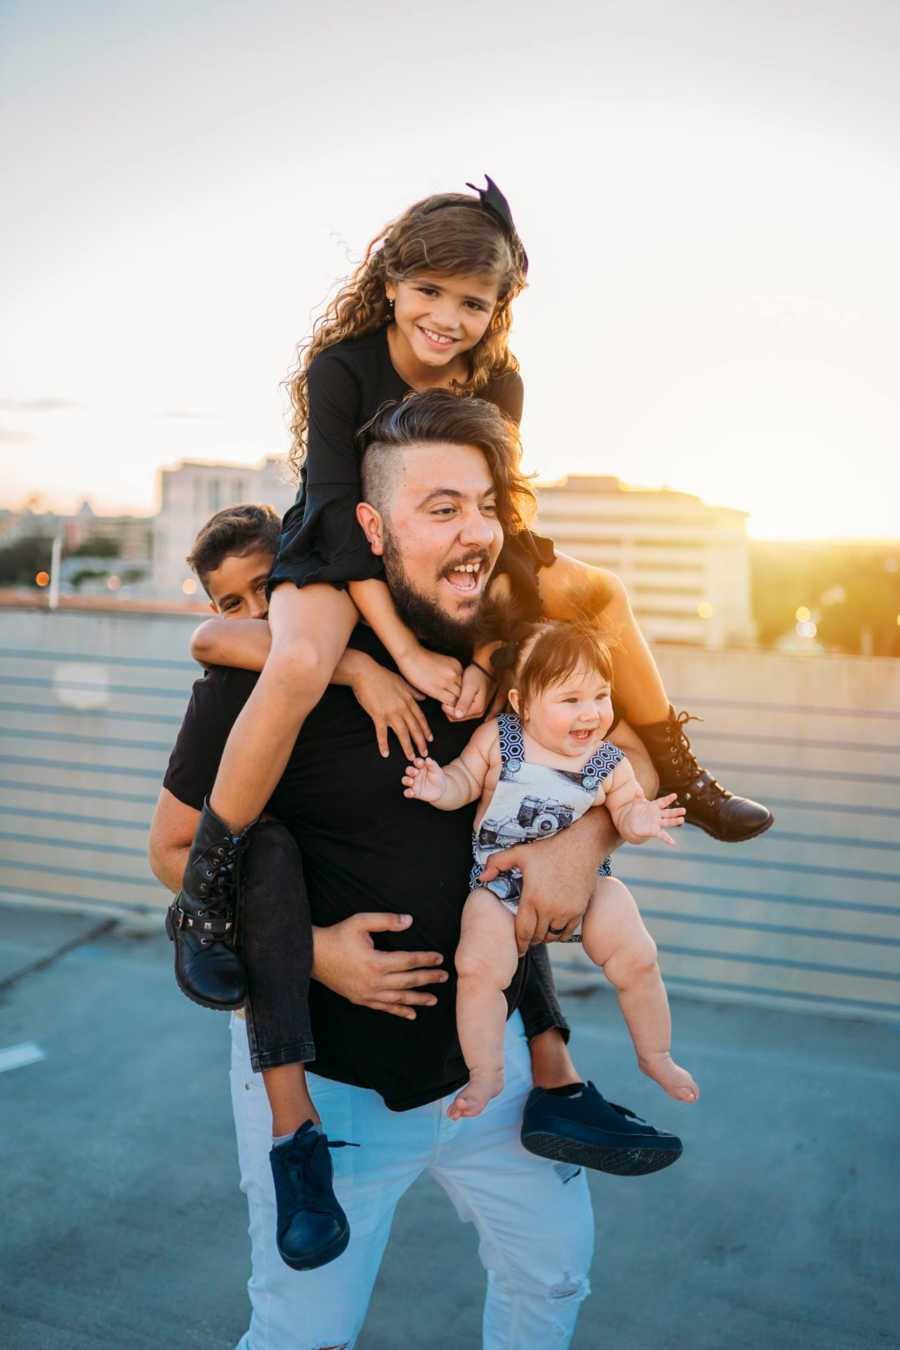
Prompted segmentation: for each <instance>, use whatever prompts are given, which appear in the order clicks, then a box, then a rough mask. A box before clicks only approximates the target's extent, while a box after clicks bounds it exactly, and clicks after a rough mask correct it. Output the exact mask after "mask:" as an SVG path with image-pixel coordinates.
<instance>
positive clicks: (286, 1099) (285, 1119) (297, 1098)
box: [262, 1064, 322, 1139]
mask: <svg viewBox="0 0 900 1350" xmlns="http://www.w3.org/2000/svg"><path fill="white" fill-rule="evenodd" d="M262 1077H263V1085H264V1087H265V1089H266V1096H267V1097H268V1099H269V1106H270V1107H271V1109H272V1135H273V1137H274V1138H276V1139H277V1138H279V1137H280V1136H281V1135H283V1134H294V1133H295V1131H296V1130H299V1128H300V1126H301V1125H302V1124H303V1122H304V1121H305V1120H311V1121H312V1123H313V1124H314V1125H320V1124H321V1123H322V1122H321V1117H320V1115H319V1113H318V1111H317V1110H316V1107H315V1103H314V1102H313V1099H312V1097H310V1095H309V1088H308V1086H307V1082H306V1070H305V1069H304V1067H303V1065H302V1064H279V1065H278V1066H277V1068H274V1069H263V1071H262Z"/></svg>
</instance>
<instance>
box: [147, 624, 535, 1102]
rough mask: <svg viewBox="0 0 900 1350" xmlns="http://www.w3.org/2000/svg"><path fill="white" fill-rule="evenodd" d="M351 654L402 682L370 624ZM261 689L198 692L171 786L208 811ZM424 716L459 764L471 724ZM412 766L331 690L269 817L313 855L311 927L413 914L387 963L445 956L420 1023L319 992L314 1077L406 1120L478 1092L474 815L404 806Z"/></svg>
mask: <svg viewBox="0 0 900 1350" xmlns="http://www.w3.org/2000/svg"><path fill="white" fill-rule="evenodd" d="M349 645H351V646H353V647H355V648H358V649H359V650H361V651H364V652H366V653H367V654H368V655H370V656H372V657H373V658H374V659H375V660H376V661H378V662H379V663H380V664H381V665H384V666H387V667H388V668H390V669H395V668H396V667H394V666H393V664H392V662H391V660H390V658H389V656H388V655H387V652H386V651H385V649H384V647H383V646H382V645H381V643H380V642H379V641H378V639H377V637H376V636H375V634H374V633H373V632H372V630H371V629H369V628H367V627H366V626H365V625H363V624H360V625H358V627H357V628H356V630H355V632H354V633H353V635H352V636H351V639H350V644H349ZM257 678H258V676H257V675H256V674H254V673H252V672H249V671H243V670H233V669H227V668H225V667H213V668H211V669H210V670H208V671H207V672H206V674H205V675H204V677H203V678H202V679H201V680H198V681H197V682H196V684H195V685H194V690H193V694H192V696H191V701H190V704H189V706H188V710H187V713H186V715H185V718H184V722H183V723H182V726H181V730H180V731H179V733H178V739H177V741H176V743H175V748H174V749H173V751H172V756H171V759H170V761H169V767H168V770H167V772H166V776H165V780H164V785H165V787H167V788H168V790H169V791H170V792H171V793H172V794H173V795H174V796H175V797H177V798H178V799H179V801H182V802H185V803H186V804H187V805H189V806H193V807H196V808H197V809H198V810H199V809H200V808H201V807H202V805H203V800H204V797H205V796H206V795H207V794H208V793H209V791H210V790H211V788H212V785H213V782H214V780H215V776H216V771H217V769H218V765H219V760H220V758H221V755H222V750H223V748H224V745H225V741H226V739H227V737H228V733H229V732H230V730H231V727H232V725H233V724H234V722H235V720H236V718H237V716H238V714H239V713H240V711H241V709H242V708H243V706H244V704H245V703H246V701H247V699H248V698H249V696H250V693H251V691H252V689H253V687H254V685H255V683H256V680H257ZM422 710H423V712H424V713H425V716H426V718H427V720H428V724H429V726H430V727H431V730H432V733H433V735H434V741H433V742H432V744H431V747H430V753H431V755H432V756H433V757H434V758H435V759H436V760H437V761H438V763H439V764H446V763H447V761H448V760H451V759H454V758H455V757H456V756H457V755H458V754H459V753H460V751H461V750H462V749H463V747H464V746H465V744H466V742H467V741H468V740H469V738H470V737H471V735H472V731H473V723H472V722H464V723H451V722H448V721H447V719H446V718H445V717H444V715H443V713H442V712H441V709H440V705H439V704H438V703H436V702H435V701H434V700H432V699H426V700H425V702H424V703H423V704H422ZM405 764H406V759H405V756H404V755H403V752H402V751H401V749H400V747H399V745H398V744H397V741H396V739H395V738H394V737H391V739H390V754H389V756H388V757H387V758H384V757H382V755H381V754H380V753H379V751H378V746H377V743H376V740H375V734H374V729H373V726H372V721H371V718H370V717H369V715H368V714H367V713H366V712H365V711H364V710H363V709H362V708H361V707H360V705H359V703H358V702H357V700H356V698H355V697H354V694H353V692H352V690H350V689H348V688H345V687H343V686H337V685H329V687H328V689H327V690H326V692H325V695H324V697H323V698H322V699H321V701H320V702H319V704H318V705H317V706H316V707H315V708H314V709H313V711H312V712H311V713H310V714H309V716H308V717H307V719H306V723H305V725H304V727H303V730H302V732H301V734H300V736H299V738H298V740H297V743H296V745H295V747H294V749H293V751H292V752H291V757H290V760H289V762H288V766H287V768H286V770H285V773H284V776H283V777H282V779H281V782H280V783H279V785H278V787H277V789H276V791H275V793H274V794H273V797H272V800H271V802H270V803H269V807H268V809H269V810H270V811H272V812H273V814H275V815H276V816H278V817H279V818H280V819H281V820H283V821H284V822H285V824H286V825H287V826H288V827H289V829H290V830H291V831H292V833H293V834H294V836H295V838H296V839H297V842H298V844H299V845H300V848H301V850H302V853H303V865H304V874H305V878H306V885H307V890H308V893H309V901H310V908H311V911H312V916H313V922H314V923H315V924H316V925H317V926H322V927H326V926H329V925H331V924H334V923H339V922H340V921H341V920H343V919H346V918H349V917H350V916H351V915H353V914H358V913H363V912H366V911H386V912H388V913H392V914H410V915H411V916H412V920H413V922H412V925H411V926H410V927H409V928H408V929H406V930H405V931H404V932H402V933H376V934H374V940H375V943H376V945H377V946H378V947H380V948H382V949H384V950H405V951H438V952H441V953H442V954H443V956H444V969H445V970H446V971H447V973H448V975H449V979H448V981H447V983H446V984H444V985H432V986H429V990H430V992H432V993H434V995H435V997H436V998H437V1005H436V1006H435V1007H433V1008H422V1009H419V1010H418V1015H417V1017H416V1020H415V1021H413V1022H410V1021H407V1020H406V1019H404V1018H399V1017H391V1016H388V1015H386V1014H385V1013H382V1012H375V1011H373V1010H371V1009H368V1008H360V1007H357V1006H356V1005H354V1004H352V1003H350V1002H349V1001H348V1000H346V999H344V998H341V997H340V996H339V995H337V994H334V993H332V991H331V990H329V989H326V988H325V986H324V985H321V984H319V983H317V982H316V981H313V982H312V985H311V987H310V1010H311V1014H312V1021H313V1029H314V1034H315V1041H316V1052H317V1058H316V1061H315V1063H314V1064H311V1065H308V1066H307V1067H308V1068H310V1069H312V1070H313V1072H315V1073H319V1074H322V1075H323V1076H324V1077H326V1078H335V1079H338V1080H339V1081H341V1082H344V1083H351V1084H354V1085H356V1086H358V1087H364V1088H372V1089H374V1090H375V1091H376V1092H378V1093H380V1094H381V1096H382V1097H383V1098H384V1100H385V1102H386V1103H387V1105H388V1106H389V1107H391V1108H392V1109H393V1110H398V1111H403V1110H408V1109H410V1108H412V1107H415V1106H421V1105H423V1104H424V1103H426V1102H431V1101H436V1100H437V1099H438V1098H440V1097H443V1096H446V1095H447V1094H448V1093H450V1092H454V1091H456V1090H457V1089H458V1088H459V1087H461V1086H462V1085H463V1084H464V1083H465V1082H466V1081H467V1078H468V1074H467V1072H466V1067H465V1063H464V1061H463V1058H462V1054H461V1051H460V1048H459V1043H458V1041H457V1037H456V1021H455V1004H456V975H455V970H454V965H453V956H454V952H455V951H456V947H457V944H458V942H459V927H460V915H461V913H462V907H463V904H464V903H465V899H466V896H467V895H468V891H469V886H468V877H469V870H470V868H471V863H472V847H471V837H472V822H473V819H474V815H475V805H474V804H473V805H471V806H469V807H464V808H463V809H462V810H459V811H438V810H436V809H435V808H434V807H433V806H429V805H428V804H427V803H425V802H417V801H410V800H409V799H408V798H406V797H404V796H403V788H402V784H401V781H400V780H401V777H402V774H403V769H404V767H405ZM524 971H525V963H524V962H520V963H519V968H518V971H517V973H516V977H515V979H514V980H513V983H512V985H511V986H510V989H509V991H508V995H507V997H508V1000H509V1004H510V1007H511V1008H514V1007H515V1006H516V1004H517V1002H518V1000H519V996H520V994H521V988H522V983H523V977H524Z"/></svg>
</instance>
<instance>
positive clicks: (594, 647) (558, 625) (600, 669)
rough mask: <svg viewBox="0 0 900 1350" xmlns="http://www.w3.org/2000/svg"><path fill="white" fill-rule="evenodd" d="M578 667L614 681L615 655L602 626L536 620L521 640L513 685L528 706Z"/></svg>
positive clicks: (524, 704) (520, 700) (520, 701)
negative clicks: (611, 651)
mask: <svg viewBox="0 0 900 1350" xmlns="http://www.w3.org/2000/svg"><path fill="white" fill-rule="evenodd" d="M577 670H589V671H592V672H594V673H595V674H597V675H598V676H599V677H600V678H601V679H603V680H606V681H607V682H608V683H609V684H610V685H611V684H612V656H611V655H610V650H609V647H608V646H607V644H606V643H605V642H604V640H603V638H602V637H601V635H600V631H599V629H597V628H595V627H593V626H592V625H590V624H586V623H565V622H563V621H561V620H556V621H555V622H553V623H537V624H533V625H532V626H531V628H530V630H529V631H527V632H526V633H525V635H524V636H523V637H522V639H521V642H520V644H519V658H518V661H517V662H516V670H515V676H514V678H513V688H514V689H518V691H519V705H520V707H521V708H523V709H525V708H527V707H528V704H529V702H531V701H532V700H533V699H536V698H539V697H540V695H541V694H543V693H544V692H545V691H546V690H547V689H549V688H551V686H553V685H555V684H563V683H564V682H565V681H566V680H567V679H568V678H569V677H570V676H571V675H574V674H575V672H576V671H577Z"/></svg>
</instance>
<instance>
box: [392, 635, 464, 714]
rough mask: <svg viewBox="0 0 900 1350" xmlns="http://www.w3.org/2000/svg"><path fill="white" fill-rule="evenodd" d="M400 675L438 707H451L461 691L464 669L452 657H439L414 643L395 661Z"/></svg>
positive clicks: (437, 654)
mask: <svg viewBox="0 0 900 1350" xmlns="http://www.w3.org/2000/svg"><path fill="white" fill-rule="evenodd" d="M397 665H398V666H399V667H400V673H401V675H402V676H403V678H404V679H406V680H408V681H409V683H410V684H411V685H412V686H413V688H414V689H419V690H421V692H422V693H423V694H427V696H428V697H429V698H435V699H437V701H438V703H449V704H454V705H455V703H456V700H457V699H458V698H459V695H460V693H461V691H462V675H463V669H462V665H461V664H460V662H459V661H457V660H456V658H455V657H453V656H441V655H439V653H438V652H430V651H428V650H427V648H425V647H422V646H420V645H419V643H416V645H415V646H414V647H411V648H410V649H409V651H407V652H405V653H404V654H403V657H402V659H401V658H398V659H397Z"/></svg>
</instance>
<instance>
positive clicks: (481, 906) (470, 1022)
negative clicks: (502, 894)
mask: <svg viewBox="0 0 900 1350" xmlns="http://www.w3.org/2000/svg"><path fill="white" fill-rule="evenodd" d="M518 959H519V958H518V952H517V950H516V921H515V917H514V915H513V914H512V913H511V912H510V911H509V910H508V909H507V908H506V907H505V906H504V905H502V904H501V903H500V901H499V900H498V899H497V897H496V896H495V895H492V894H491V892H490V891H486V890H482V889H479V890H477V891H473V892H472V894H471V895H470V896H469V898H468V900H467V901H466V903H465V907H464V908H463V914H462V933H461V936H460V940H459V946H458V947H457V949H456V973H457V976H458V977H459V983H458V985H457V990H456V1029H457V1032H458V1033H459V1043H460V1045H461V1047H462V1052H463V1057H464V1059H465V1061H466V1067H467V1068H468V1070H469V1081H468V1083H467V1084H466V1086H465V1087H464V1088H463V1089H462V1091H461V1092H460V1093H459V1094H458V1095H457V1096H456V1097H455V1098H454V1100H453V1102H452V1104H451V1106H450V1109H449V1111H448V1112H447V1114H448V1116H450V1117H451V1119H453V1120H459V1118H460V1117H461V1116H477V1115H480V1114H481V1112H482V1111H483V1110H484V1108H485V1107H486V1106H487V1104H488V1102H489V1101H490V1100H491V1098H492V1097H496V1096H497V1094H498V1092H500V1091H502V1089H503V1035H504V1030H505V1027H506V999H505V998H504V995H503V991H504V989H506V987H507V985H508V984H509V983H510V981H511V980H512V978H513V976H514V975H515V973H516V965H517V964H518Z"/></svg>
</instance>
